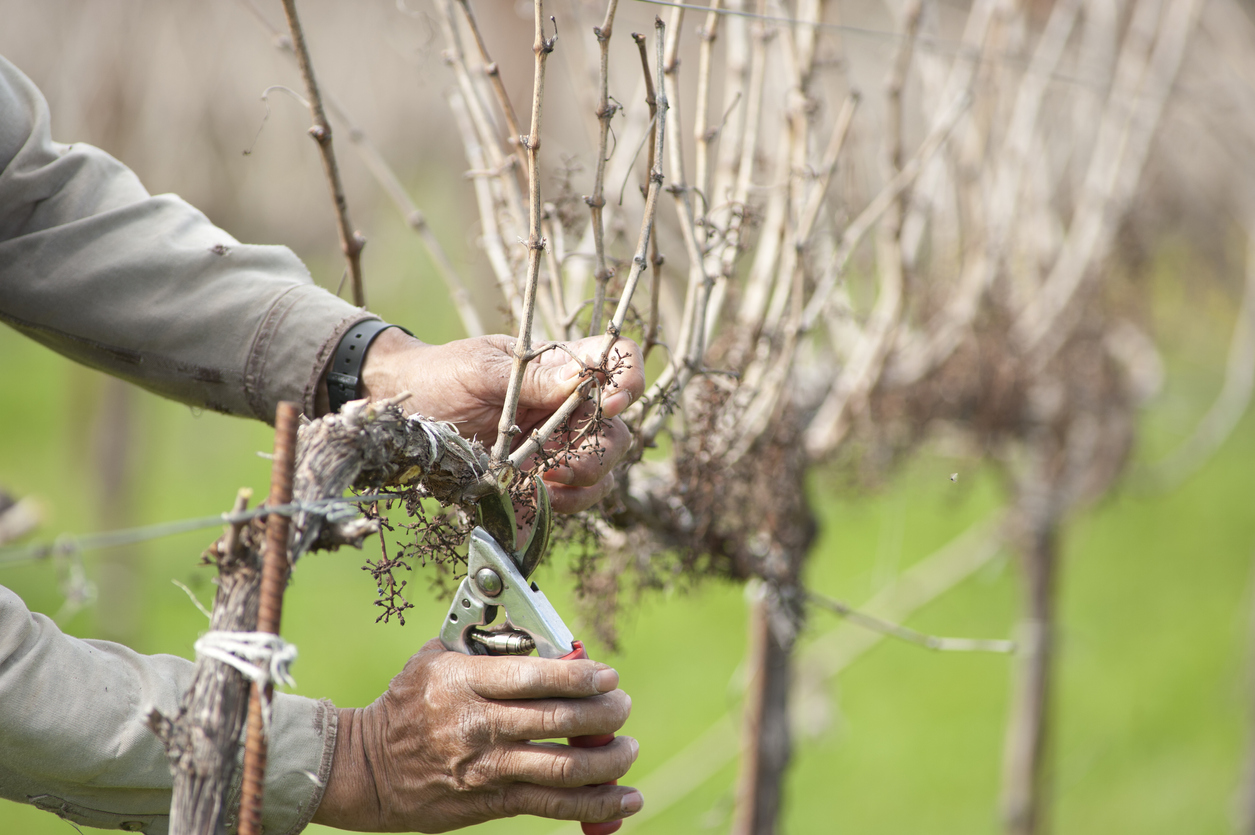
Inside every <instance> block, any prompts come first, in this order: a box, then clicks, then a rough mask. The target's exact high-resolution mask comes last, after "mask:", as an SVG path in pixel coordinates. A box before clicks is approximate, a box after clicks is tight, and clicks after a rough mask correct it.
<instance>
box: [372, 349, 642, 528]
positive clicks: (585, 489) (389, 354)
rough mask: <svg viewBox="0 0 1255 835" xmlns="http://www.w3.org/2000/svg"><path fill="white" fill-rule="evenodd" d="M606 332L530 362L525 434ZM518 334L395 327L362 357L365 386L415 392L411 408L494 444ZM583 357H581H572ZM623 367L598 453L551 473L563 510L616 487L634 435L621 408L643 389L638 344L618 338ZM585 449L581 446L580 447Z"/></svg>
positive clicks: (390, 392) (565, 391)
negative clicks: (416, 332)
mask: <svg viewBox="0 0 1255 835" xmlns="http://www.w3.org/2000/svg"><path fill="white" fill-rule="evenodd" d="M601 341H602V340H601V337H592V338H589V339H581V340H577V341H575V342H565V343H562V346H563V348H565V350H563V348H554V349H552V350H549V351H546V352H545V353H543V354H541V355H540V356H539V357H537V358H536V359H534V360H532V361H531V362H530V363H528V366H527V373H526V374H525V375H524V378H523V389H522V392H521V393H520V397H519V414H518V420H517V423H518V426H519V428H520V429H522V430H523V433H522V435H520V438H526V437H527V435H528V434H529V433H530V432H531V431H532V429H534V428H536V427H538V426H540V425H541V424H542V423H544V421H545V419H546V418H548V417H549V416H550V415H551V414H553V413H554V411H556V410H557V408H558V407H559V406H561V405H562V403H563V401H565V400H566V399H567V397H568V396H569V395H570V394H571V392H572V391H574V390H575V387H576V385H577V384H578V383H579V379H580V372H581V370H582V369H583V365H582V363H581V360H583V361H585V362H589V363H595V362H596V361H597V354H598V349H599V347H600V345H601ZM513 346H514V338H513V337H509V336H483V337H478V338H475V339H461V340H458V341H456V342H449V343H446V344H444V345H427V344H425V343H423V342H420V341H419V340H417V339H415V338H413V337H412V336H408V335H407V334H405V333H404V332H402V331H400V330H397V329H396V328H392V329H390V330H386V331H384V332H383V333H381V334H379V336H378V337H377V338H376V339H375V341H374V342H372V343H371V346H370V350H369V351H368V352H367V354H366V359H365V362H364V363H363V364H362V392H363V394H364V396H366V397H369V398H370V399H372V400H379V399H383V398H387V397H392V396H394V395H396V394H399V393H400V392H403V391H410V392H412V393H413V397H411V398H410V399H409V400H407V401H405V402H404V403H402V404H401V408H403V409H405V410H406V411H407V412H414V413H418V414H421V415H425V416H427V417H432V418H437V419H439V420H447V421H450V422H451V423H453V424H455V425H456V426H457V427H458V431H460V432H461V433H462V434H463V435H464V436H465V437H468V438H478V439H479V440H480V441H482V442H483V443H484V444H485V445H486V446H492V444H493V442H494V441H495V440H496V438H497V422H498V421H499V420H500V419H501V406H502V403H503V402H504V401H505V392H506V386H507V384H508V383H509V380H510V370H511V368H512V366H513V363H514V358H513V355H512V354H511V353H510V352H511V350H512V348H513ZM616 352H617V358H616ZM572 355H574V357H578V358H579V359H574V358H573V356H572ZM611 358H612V360H615V363H614V365H615V367H616V368H617V373H616V374H615V375H614V377H613V379H611V380H609V381H607V382H606V384H605V386H604V388H603V392H602V395H603V399H602V403H601V406H602V415H603V417H605V418H607V420H606V421H605V423H604V424H603V426H602V432H601V435H600V442H601V446H602V449H601V451H600V454H594V453H593V452H592V451H590V450H589V449H587V447H586V446H585V448H583V450H582V454H579V455H578V457H577V458H575V459H573V460H572V461H571V462H570V464H569V466H562V467H557V468H555V469H552V470H550V471H549V472H547V473H546V474H545V482H546V484H547V485H548V487H549V492H550V496H551V498H552V500H553V508H554V510H556V511H557V512H559V513H574V512H576V511H579V510H584V509H585V508H588V507H590V506H592V505H594V504H596V503H597V502H599V501H601V499H602V498H604V497H605V496H606V494H607V493H609V492H610V491H611V489H613V487H614V476H613V475H612V474H611V470H612V469H613V467H614V465H615V464H617V463H618V462H619V460H620V459H621V458H622V457H623V456H624V455H625V454H627V452H628V450H629V449H630V448H631V436H630V433H629V432H628V429H627V426H626V424H624V423H623V421H622V420H620V419H619V418H618V417H617V415H619V414H620V413H621V412H622V411H623V410H624V409H626V408H627V407H628V406H629V405H630V404H631V403H632V401H633V400H635V399H636V398H638V397H640V396H641V393H642V392H643V391H644V390H645V375H644V373H643V370H642V369H643V366H644V363H643V362H642V361H641V354H640V348H639V347H637V345H636V343H635V342H632V341H631V340H630V339H620V340H619V341H618V343H616V344H615V346H614V348H612V349H611ZM591 411H592V407H591V404H584V405H583V406H582V407H581V411H577V412H576V414H575V416H574V418H573V419H572V421H571V423H572V425H573V426H576V427H578V426H580V425H581V422H582V420H584V419H587V417H588V416H589V414H591ZM577 452H581V450H577Z"/></svg>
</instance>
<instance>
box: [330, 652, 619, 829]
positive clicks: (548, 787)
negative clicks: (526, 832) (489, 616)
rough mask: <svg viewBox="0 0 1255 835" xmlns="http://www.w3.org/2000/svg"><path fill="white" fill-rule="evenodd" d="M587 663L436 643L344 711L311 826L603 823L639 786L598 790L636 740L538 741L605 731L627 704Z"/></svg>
mask: <svg viewBox="0 0 1255 835" xmlns="http://www.w3.org/2000/svg"><path fill="white" fill-rule="evenodd" d="M618 684H619V675H618V673H616V672H615V671H614V670H613V669H611V668H609V667H607V666H606V665H605V664H599V663H597V662H594V661H554V660H550V659H542V658H527V657H521V658H520V657H490V656H468V655H461V654H459V653H455V652H448V651H446V650H445V649H444V647H442V646H441V645H440V642H439V641H431V642H429V643H428V644H427V645H426V646H424V647H423V649H422V650H420V651H419V652H418V653H417V654H416V655H414V656H413V657H412V658H411V659H410V660H409V662H408V663H407V664H406V665H405V669H404V670H403V671H402V672H401V674H400V675H398V676H397V677H396V678H394V679H393V680H392V683H391V684H390V685H389V687H388V691H387V692H386V693H384V694H383V695H382V696H380V697H379V698H378V699H377V700H376V701H375V703H374V704H372V705H371V706H370V707H366V708H349V709H342V710H340V714H339V730H338V732H337V737H336V749H335V758H334V760H333V761H332V767H331V774H330V777H329V778H328V781H327V788H326V791H325V792H324V794H323V799H322V803H321V805H320V806H319V808H318V812H317V814H315V815H314V821H315V822H316V823H321V824H326V825H328V826H334V827H338V828H341V829H351V830H356V831H362V832H409V831H420V832H444V831H447V830H450V829H457V828H460V827H463V826H470V825H472V824H476V823H481V822H483V821H486V820H493V819H496V818H505V817H513V816H515V815H538V816H541V817H548V818H557V819H560V820H572V821H609V820H616V819H619V818H623V817H627V816H628V815H632V814H635V813H636V812H637V811H639V810H640V808H641V806H642V803H643V801H642V798H641V794H640V792H638V791H636V790H635V789H633V788H629V787H626V786H602V785H597V784H600V783H607V782H609V781H611V780H616V779H618V778H620V777H622V776H623V775H624V774H626V773H627V770H628V768H630V767H631V765H632V762H633V761H634V760H635V759H636V753H637V742H636V740H635V739H632V738H631V737H627V736H620V737H616V738H615V740H614V741H613V742H612V743H610V744H609V745H607V746H605V747H604V748H572V747H570V746H567V745H560V744H555V743H546V742H535V741H534V740H548V739H557V738H562V737H571V736H583V735H591V734H608V733H613V732H614V731H617V730H618V729H619V728H620V727H622V726H623V723H624V722H625V721H627V717H628V713H629V712H630V711H631V707H632V700H631V699H630V698H629V697H628V695H627V694H626V693H624V692H623V691H622V690H619V689H618Z"/></svg>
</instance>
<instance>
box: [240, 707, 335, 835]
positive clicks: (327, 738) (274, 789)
mask: <svg viewBox="0 0 1255 835" xmlns="http://www.w3.org/2000/svg"><path fill="white" fill-rule="evenodd" d="M338 718H339V712H338V711H337V710H336V709H335V706H334V705H332V704H331V702H329V701H327V700H326V699H322V700H320V701H315V700H313V699H307V698H304V697H302V696H292V695H289V694H287V693H276V694H275V696H274V701H273V702H271V713H270V739H271V743H270V746H269V750H268V752H267V755H266V782H265V787H264V793H263V795H262V817H261V823H262V831H263V832H264V833H266V835H297V833H298V832H300V831H301V830H303V829H304V828H305V827H306V826H307V825H308V824H309V822H310V820H311V819H313V817H314V813H315V812H316V811H318V804H319V803H321V802H322V795H323V791H324V790H325V789H326V787H327V779H328V778H329V777H330V775H331V760H332V756H333V755H334V754H335V749H336V727H337V725H336V723H337V720H338ZM243 749H244V746H243V745H242V744H241V746H240V753H239V758H240V759H239V762H238V766H239V767H238V768H236V772H235V780H234V781H233V784H232V786H231V790H230V792H231V793H230V799H229V801H228V803H227V810H228V811H227V815H226V820H225V824H226V829H227V832H228V833H229V835H234V833H235V832H236V828H237V826H238V825H239V814H240V789H241V786H240V782H241V775H242V774H243V771H244V769H243V759H244V750H243Z"/></svg>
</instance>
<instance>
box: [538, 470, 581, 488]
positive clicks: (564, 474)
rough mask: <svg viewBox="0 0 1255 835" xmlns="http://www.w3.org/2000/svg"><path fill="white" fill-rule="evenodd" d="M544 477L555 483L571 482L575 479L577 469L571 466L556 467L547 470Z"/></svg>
mask: <svg viewBox="0 0 1255 835" xmlns="http://www.w3.org/2000/svg"><path fill="white" fill-rule="evenodd" d="M544 479H545V481H551V482H553V483H554V484H570V483H571V482H573V481H575V470H572V469H571V468H570V467H554V468H553V469H551V470H545V475H544Z"/></svg>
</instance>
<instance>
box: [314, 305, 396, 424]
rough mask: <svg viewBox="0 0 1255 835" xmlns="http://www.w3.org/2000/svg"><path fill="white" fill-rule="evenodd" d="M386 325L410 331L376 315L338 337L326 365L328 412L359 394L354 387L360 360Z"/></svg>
mask: <svg viewBox="0 0 1255 835" xmlns="http://www.w3.org/2000/svg"><path fill="white" fill-rule="evenodd" d="M388 328H399V329H400V330H403V331H405V332H406V333H409V334H410V336H413V335H414V334H412V333H410V332H409V331H408V330H406V329H405V328H402V327H401V326H400V325H389V324H388V323H387V322H384V321H382V320H379V319H367V320H366V321H364V322H358V323H357V324H356V325H354V326H353V327H351V328H349V329H348V330H347V331H346V332H345V334H344V336H342V337H340V344H339V345H337V346H336V354H335V356H334V357H332V359H331V367H330V368H328V369H327V398H328V400H329V402H330V405H331V411H332V412H338V411H340V409H341V408H342V407H343V406H344V404H345V403H348V402H349V401H350V400H356V399H358V397H360V396H361V395H360V394H358V391H357V388H358V385H359V384H360V383H361V381H362V362H363V360H365V359H366V349H367V348H369V347H370V343H372V342H374V341H375V337H376V336H379V334H381V333H383V332H384V331H386V330H387V329H388Z"/></svg>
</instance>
